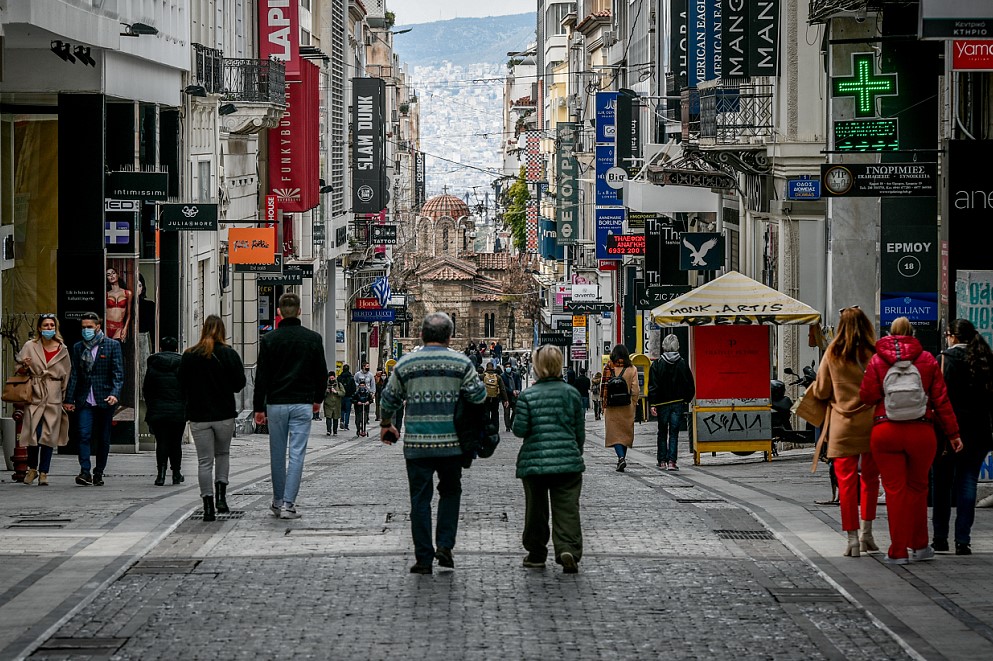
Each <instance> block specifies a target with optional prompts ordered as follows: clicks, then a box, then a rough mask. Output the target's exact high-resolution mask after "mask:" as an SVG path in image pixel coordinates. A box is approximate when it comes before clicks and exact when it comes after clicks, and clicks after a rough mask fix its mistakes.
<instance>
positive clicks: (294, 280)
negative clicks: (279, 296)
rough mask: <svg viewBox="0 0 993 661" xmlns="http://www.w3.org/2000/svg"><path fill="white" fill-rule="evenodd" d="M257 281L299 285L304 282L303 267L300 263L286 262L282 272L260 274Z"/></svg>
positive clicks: (261, 283) (266, 283)
mask: <svg viewBox="0 0 993 661" xmlns="http://www.w3.org/2000/svg"><path fill="white" fill-rule="evenodd" d="M256 282H257V283H258V284H260V285H282V286H284V287H286V286H299V285H302V284H303V269H302V268H300V265H299V264H286V265H285V266H284V267H283V272H282V273H274V274H259V276H258V278H256Z"/></svg>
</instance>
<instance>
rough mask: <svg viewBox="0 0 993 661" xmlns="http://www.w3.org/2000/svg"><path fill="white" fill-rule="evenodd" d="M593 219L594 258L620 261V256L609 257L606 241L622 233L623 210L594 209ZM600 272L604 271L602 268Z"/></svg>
mask: <svg viewBox="0 0 993 661" xmlns="http://www.w3.org/2000/svg"><path fill="white" fill-rule="evenodd" d="M594 219H595V222H596V258H597V259H621V255H611V254H610V253H609V252H608V251H607V241H608V240H609V238H608V237H610V236H611V235H612V234H621V233H622V232H623V231H624V209H622V208H618V209H596V210H595V211H594ZM600 270H604V269H603V267H602V266H601V269H600Z"/></svg>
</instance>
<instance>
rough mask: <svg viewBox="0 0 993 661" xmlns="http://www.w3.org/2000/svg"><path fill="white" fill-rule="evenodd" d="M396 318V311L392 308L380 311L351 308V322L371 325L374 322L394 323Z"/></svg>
mask: <svg viewBox="0 0 993 661" xmlns="http://www.w3.org/2000/svg"><path fill="white" fill-rule="evenodd" d="M396 318H397V311H396V310H394V309H392V308H383V309H381V310H359V309H357V308H352V321H358V322H361V323H367V324H373V323H376V322H392V321H396Z"/></svg>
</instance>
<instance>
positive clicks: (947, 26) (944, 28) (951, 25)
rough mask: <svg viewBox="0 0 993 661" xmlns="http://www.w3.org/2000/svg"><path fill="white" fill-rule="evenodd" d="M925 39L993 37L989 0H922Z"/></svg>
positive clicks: (922, 25) (922, 21)
mask: <svg viewBox="0 0 993 661" xmlns="http://www.w3.org/2000/svg"><path fill="white" fill-rule="evenodd" d="M920 5H921V11H920V30H919V34H920V37H921V39H954V38H963V39H967V38H973V39H993V6H991V5H990V1H989V0H921V3H920Z"/></svg>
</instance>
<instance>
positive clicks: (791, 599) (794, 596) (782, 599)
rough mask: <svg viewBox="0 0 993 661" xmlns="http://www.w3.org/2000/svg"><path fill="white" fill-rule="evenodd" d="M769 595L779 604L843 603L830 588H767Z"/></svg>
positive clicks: (838, 595) (843, 599)
mask: <svg viewBox="0 0 993 661" xmlns="http://www.w3.org/2000/svg"><path fill="white" fill-rule="evenodd" d="M769 593H770V594H771V595H772V596H773V597H774V598H775V599H776V601H778V602H779V603H781V604H795V603H798V602H838V601H845V598H844V597H842V596H841V595H840V594H838V593H837V592H835V591H834V590H832V589H830V588H769Z"/></svg>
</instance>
